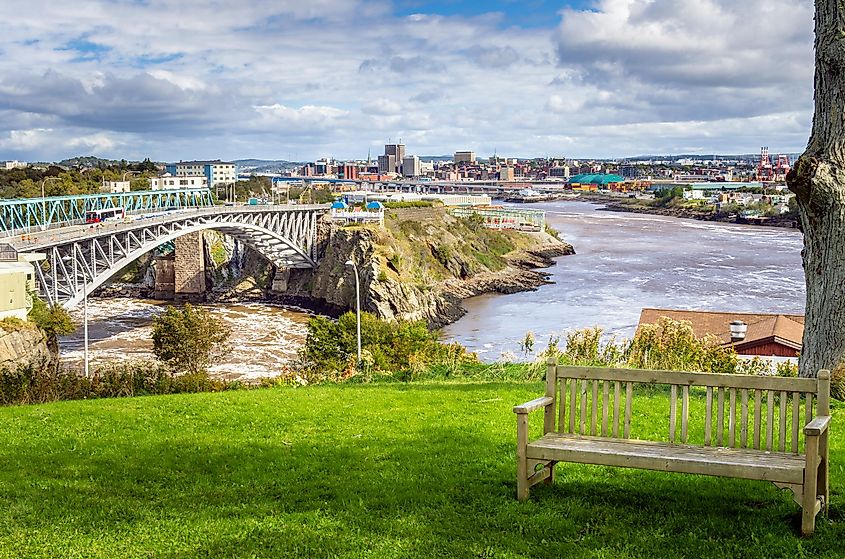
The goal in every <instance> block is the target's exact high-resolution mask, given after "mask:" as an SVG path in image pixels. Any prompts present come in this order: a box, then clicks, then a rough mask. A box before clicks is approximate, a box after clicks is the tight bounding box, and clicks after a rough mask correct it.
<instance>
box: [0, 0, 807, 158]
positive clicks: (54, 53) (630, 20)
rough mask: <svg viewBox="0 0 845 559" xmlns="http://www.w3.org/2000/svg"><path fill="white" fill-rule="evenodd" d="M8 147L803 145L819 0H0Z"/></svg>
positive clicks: (708, 148)
mask: <svg viewBox="0 0 845 559" xmlns="http://www.w3.org/2000/svg"><path fill="white" fill-rule="evenodd" d="M0 21H3V22H4V25H3V32H2V33H0V160H4V159H20V160H25V161H51V160H60V159H63V158H66V157H70V156H76V155H96V156H100V157H108V158H117V159H120V158H126V159H142V158H144V157H150V158H152V159H153V160H158V161H176V160H180V159H216V158H222V159H238V158H260V159H287V160H297V161H304V160H313V159H316V158H320V157H326V156H329V157H335V158H339V159H351V158H366V157H367V154H368V153H371V154H372V155H373V157H375V156H376V155H378V154H379V153H382V152H383V145H384V144H385V143H387V142H388V141H394V142H395V141H399V140H401V141H402V142H403V143H405V144H406V146H407V152H408V153H409V154H417V155H446V154H451V153H453V152H454V151H457V150H466V149H471V150H474V151H476V152H477V153H478V154H479V155H483V156H486V155H492V154H493V153H497V154H499V155H501V156H510V157H546V156H554V157H573V158H588V157H600V158H606V157H626V156H635V155H640V154H672V153H674V154H679V153H702V154H708V153H752V152H756V151H758V150H759V149H760V147H761V146H764V145H765V146H769V147H770V149H771V151H772V152H774V153H777V152H800V151H802V150H803V148H804V146H805V145H806V142H807V138H808V136H809V131H810V124H811V120H812V109H813V50H812V48H813V35H812V31H813V29H812V27H813V8H812V2H810V1H809V0H743V1H742V2H736V1H735V0H594V1H590V0H557V1H554V0H498V1H469V2H460V1H457V0H433V1H427V0H392V1H391V0H374V1H369V0H308V1H307V2H306V1H303V0H237V1H233V0H73V1H69V2H56V1H55V0H0Z"/></svg>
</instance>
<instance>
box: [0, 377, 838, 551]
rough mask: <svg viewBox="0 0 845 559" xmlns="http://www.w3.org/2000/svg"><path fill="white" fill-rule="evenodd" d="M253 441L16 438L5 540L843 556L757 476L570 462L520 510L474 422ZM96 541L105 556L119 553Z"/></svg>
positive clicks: (174, 546) (509, 459)
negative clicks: (802, 534) (809, 536)
mask: <svg viewBox="0 0 845 559" xmlns="http://www.w3.org/2000/svg"><path fill="white" fill-rule="evenodd" d="M417 388H419V387H417ZM441 389H442V388H441ZM454 389H456V390H460V389H461V387H460V386H458V387H455V388H454ZM256 435H257V436H254V437H253V436H251V435H249V434H246V433H244V434H243V436H242V437H237V436H232V437H231V438H230V439H228V440H223V439H221V438H220V437H210V438H208V439H207V440H206V439H203V438H199V439H197V438H193V437H190V436H186V437H184V438H180V437H172V438H171V440H170V441H168V442H158V443H155V444H150V443H143V442H138V443H130V444H107V445H102V444H96V445H95V444H85V443H80V444H79V445H78V446H76V447H74V446H72V445H75V444H76V443H75V442H73V441H63V442H66V443H68V446H67V447H64V448H62V447H61V446H62V445H60V448H58V449H53V450H52V451H51V452H49V453H47V454H45V453H44V449H43V448H42V447H41V446H39V445H37V444H26V443H23V444H20V445H17V447H16V448H13V449H10V448H9V447H8V446H7V449H6V451H4V452H2V454H0V462H2V464H4V465H3V466H0V476H1V477H0V497H2V500H3V502H5V503H7V506H8V509H7V511H6V514H5V520H3V521H2V524H0V526H2V529H3V534H0V535H2V536H3V537H6V536H9V535H10V534H14V533H16V531H21V530H22V531H24V532H25V533H27V534H30V535H34V537H37V538H47V539H46V540H45V543H44V546H45V547H44V549H46V550H47V551H50V552H52V553H54V554H55V553H56V551H57V550H62V549H64V548H63V547H62V546H63V545H67V543H68V541H70V542H77V544H78V545H79V546H80V547H81V548H83V549H84V548H85V546H86V545H89V544H90V542H97V541H99V542H103V541H105V542H109V541H111V542H115V541H123V540H124V539H128V540H129V541H130V542H132V544H130V545H134V546H135V547H133V549H134V552H133V553H132V554H138V553H140V552H145V553H149V554H150V555H152V556H156V557H183V556H202V557H206V556H207V557H217V556H276V557H278V556H309V557H317V556H337V555H346V556H359V555H368V556H376V557H381V556H384V557H395V556H401V557H405V556H417V557H432V556H444V557H498V556H502V557H515V556H525V557H529V556H530V557H535V556H536V557H539V556H549V557H580V556H585V557H589V556H605V557H623V556H631V557H633V556H637V557H682V556H686V557H709V556H714V555H719V556H742V557H758V556H759V557H780V556H783V557H794V556H796V552H797V551H798V550H799V549H800V548H801V547H802V546H803V548H804V549H805V550H806V549H813V550H815V552H817V553H824V552H826V550H833V549H835V547H834V546H833V543H834V542H835V540H836V537H835V534H833V533H832V532H833V530H826V529H825V527H824V526H822V527H820V531H819V534H818V535H817V537H816V538H815V539H814V540H809V541H802V540H799V539H798V538H796V537H795V535H794V534H795V532H794V530H795V527H796V524H795V522H796V519H797V507H796V506H795V505H793V504H792V502H791V499H790V498H788V497H787V496H786V494H781V493H780V492H779V491H778V490H776V489H774V488H773V487H770V486H769V485H767V484H765V483H758V482H746V481H739V480H724V479H718V478H706V477H699V476H683V475H680V474H662V473H651V472H643V471H636V470H624V469H607V468H599V467H592V466H580V465H560V466H559V468H558V481H557V483H556V484H555V485H554V486H540V487H536V488H535V489H534V490H533V492H532V498H531V499H530V500H529V501H528V502H526V503H518V502H517V501H516V500H515V498H514V495H515V482H514V480H513V477H514V463H513V450H512V441H510V440H497V439H496V438H495V437H491V436H489V435H484V434H480V433H474V432H473V431H472V429H471V428H467V429H455V428H452V427H444V426H430V427H427V428H425V429H422V430H418V431H411V432H407V433H404V434H403V433H387V434H384V433H379V434H376V435H371V434H368V433H366V432H362V433H353V434H351V435H349V434H347V433H344V434H343V435H341V436H339V435H338V434H337V433H332V432H329V431H326V430H319V429H315V431H314V433H313V435H309V436H302V437H300V438H299V439H298V440H296V441H295V442H288V441H285V440H284V437H283V436H279V437H278V439H274V438H272V437H268V433H267V432H266V431H259V432H258V433H256ZM838 533H839V535H840V536H841V530H839V531H838ZM50 538H54V539H55V542H52V543H51V541H50ZM831 538H832V539H831ZM10 539H11V540H14V539H15V538H10ZM103 545H105V546H106V547H104V548H103V549H105V550H106V551H105V552H104V555H103V556H119V555H120V552H119V551H115V549H116V548H110V547H109V546H108V545H107V544H103ZM9 549H15V548H9ZM19 549H20V550H24V549H26V548H25V547H20V548H19ZM94 549H96V547H95V548H94ZM117 549H119V548H117ZM48 554H49V553H48Z"/></svg>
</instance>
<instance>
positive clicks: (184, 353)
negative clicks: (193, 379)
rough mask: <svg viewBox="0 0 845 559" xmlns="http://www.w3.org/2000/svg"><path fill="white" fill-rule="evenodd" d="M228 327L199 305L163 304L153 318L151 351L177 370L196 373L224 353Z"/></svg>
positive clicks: (226, 349) (227, 347)
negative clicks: (165, 305)
mask: <svg viewBox="0 0 845 559" xmlns="http://www.w3.org/2000/svg"><path fill="white" fill-rule="evenodd" d="M229 334H230V332H229V329H228V328H227V327H226V326H225V324H224V323H223V322H222V321H221V320H220V319H218V318H217V317H215V316H213V315H212V314H211V313H210V312H208V311H207V310H206V309H204V308H202V307H194V306H192V305H185V306H184V307H183V308H182V309H177V308H176V307H172V306H171V307H167V310H166V311H165V312H164V313H162V314H160V315H158V316H156V317H155V318H153V334H152V338H153V352H154V353H155V355H156V357H157V358H158V359H159V360H161V361H163V362H164V363H167V364H168V365H169V366H170V367H172V368H173V369H174V370H175V371H177V372H187V373H200V372H204V371H207V370H208V366H209V365H211V363H213V362H214V361H216V360H217V359H219V358H220V357H222V356H223V355H225V354H226V353H228V352H229V351H230V350H231V348H230V346H229V345H228V343H227V341H228V339H229Z"/></svg>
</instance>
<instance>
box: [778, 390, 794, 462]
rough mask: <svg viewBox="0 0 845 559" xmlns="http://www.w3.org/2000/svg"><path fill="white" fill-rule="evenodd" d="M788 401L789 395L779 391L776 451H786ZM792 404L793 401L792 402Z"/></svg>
mask: <svg viewBox="0 0 845 559" xmlns="http://www.w3.org/2000/svg"><path fill="white" fill-rule="evenodd" d="M788 399H789V393H788V392H784V391H781V393H780V432H779V433H778V450H780V451H781V452H784V451H785V450H786V403H787V400H788ZM793 402H794V400H793Z"/></svg>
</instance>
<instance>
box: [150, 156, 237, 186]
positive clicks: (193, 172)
mask: <svg viewBox="0 0 845 559" xmlns="http://www.w3.org/2000/svg"><path fill="white" fill-rule="evenodd" d="M165 170H166V171H167V172H168V173H170V175H172V176H174V177H198V176H205V178H206V179H208V186H209V187H210V188H216V187H218V186H225V185H230V184H235V182H236V181H237V180H238V170H237V167H236V165H235V164H234V163H232V162H229V161H221V160H219V159H215V160H213V161H180V162H179V163H169V164H167V165H166V166H165Z"/></svg>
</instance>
